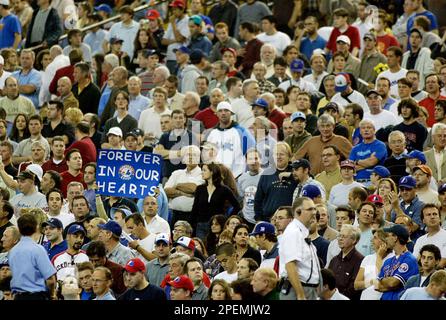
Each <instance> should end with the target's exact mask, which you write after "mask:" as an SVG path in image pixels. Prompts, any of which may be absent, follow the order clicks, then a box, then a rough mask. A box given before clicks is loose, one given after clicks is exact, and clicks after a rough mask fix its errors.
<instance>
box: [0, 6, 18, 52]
mask: <svg viewBox="0 0 446 320" xmlns="http://www.w3.org/2000/svg"><path fill="white" fill-rule="evenodd" d="M0 24H2V25H3V28H2V29H1V30H0V49H3V48H10V47H12V45H13V44H14V39H15V34H16V33H18V34H22V26H21V25H20V20H19V18H17V16H15V15H13V14H9V15H7V16H6V17H4V18H2V19H0Z"/></svg>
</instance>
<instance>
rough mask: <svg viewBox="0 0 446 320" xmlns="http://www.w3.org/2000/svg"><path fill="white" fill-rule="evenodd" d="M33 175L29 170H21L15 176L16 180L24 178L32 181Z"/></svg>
mask: <svg viewBox="0 0 446 320" xmlns="http://www.w3.org/2000/svg"><path fill="white" fill-rule="evenodd" d="M34 178H35V175H34V174H33V173H32V172H29V171H26V170H25V171H22V172H20V173H19V175H18V176H17V180H26V179H31V180H33V181H34Z"/></svg>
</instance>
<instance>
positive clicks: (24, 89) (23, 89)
mask: <svg viewBox="0 0 446 320" xmlns="http://www.w3.org/2000/svg"><path fill="white" fill-rule="evenodd" d="M36 89H37V88H36V86H35V85H33V84H24V85H21V86H19V92H20V93H23V94H31V93H34V92H35V91H36Z"/></svg>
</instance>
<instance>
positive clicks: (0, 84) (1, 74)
mask: <svg viewBox="0 0 446 320" xmlns="http://www.w3.org/2000/svg"><path fill="white" fill-rule="evenodd" d="M4 64H5V60H4V59H3V57H2V56H0V93H1V94H2V95H3V88H4V87H5V80H6V78H7V77H9V76H10V75H11V72H8V71H5V70H3V65H4Z"/></svg>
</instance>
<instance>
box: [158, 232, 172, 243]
mask: <svg viewBox="0 0 446 320" xmlns="http://www.w3.org/2000/svg"><path fill="white" fill-rule="evenodd" d="M158 241H163V242H164V243H165V244H170V237H169V235H168V234H167V233H158V234H157V235H156V237H155V244H156V243H158Z"/></svg>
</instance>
